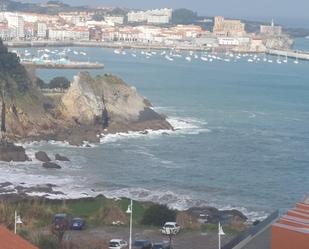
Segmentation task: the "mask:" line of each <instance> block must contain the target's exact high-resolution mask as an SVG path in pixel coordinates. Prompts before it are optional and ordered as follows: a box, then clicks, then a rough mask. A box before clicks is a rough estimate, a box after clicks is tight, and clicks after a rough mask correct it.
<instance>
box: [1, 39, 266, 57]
mask: <svg viewBox="0 0 309 249" xmlns="http://www.w3.org/2000/svg"><path fill="white" fill-rule="evenodd" d="M4 44H5V45H6V46H7V47H9V48H30V47H98V48H111V49H144V50H150V49H152V50H158V51H162V50H178V51H196V52H203V51H212V50H213V48H210V47H204V46H193V45H170V46H169V45H163V44H151V43H150V44H144V43H140V44H137V43H120V42H117V43H116V42H114V43H113V42H96V41H85V42H78V41H77V42H76V41H13V42H4ZM219 51H221V50H220V49H219ZM227 51H228V50H227ZM232 51H233V50H232ZM235 52H237V53H251V54H261V53H264V52H266V50H265V51H251V50H240V51H238V50H237V51H235Z"/></svg>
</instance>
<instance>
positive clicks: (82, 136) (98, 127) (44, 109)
mask: <svg viewBox="0 0 309 249" xmlns="http://www.w3.org/2000/svg"><path fill="white" fill-rule="evenodd" d="M0 55H1V56H0V90H1V91H0V92H4V93H5V94H2V95H1V96H0V110H1V114H3V115H1V117H2V118H1V120H0V123H1V130H2V131H3V133H4V136H5V137H6V138H7V139H9V140H11V141H19V140H22V139H25V140H57V141H68V142H69V143H71V144H74V145H81V144H83V143H84V141H88V142H91V143H95V142H99V139H100V138H99V136H98V135H100V134H102V133H116V132H128V131H145V130H147V129H152V130H158V129H172V127H171V125H170V124H169V123H168V122H167V121H166V119H165V117H164V116H162V115H159V114H158V113H156V112H155V111H153V110H152V109H151V104H150V102H149V101H148V100H147V99H145V98H143V97H142V96H140V95H139V94H138V93H137V91H136V89H135V88H134V87H130V86H128V85H127V84H126V83H124V82H123V81H122V80H121V79H119V78H117V77H115V76H112V75H104V76H97V77H94V78H93V77H91V76H90V74H89V73H87V72H81V73H79V75H78V76H76V77H75V78H74V80H73V82H72V84H71V87H70V88H69V89H68V90H67V92H66V93H64V94H60V95H59V94H58V95H57V96H54V95H52V96H51V95H48V94H45V95H44V94H43V93H42V92H41V91H40V89H39V88H38V87H37V86H36V85H35V83H33V81H34V80H33V77H34V76H33V75H32V76H29V74H28V73H27V71H26V69H25V68H24V67H23V66H22V65H21V64H20V63H19V59H18V57H17V56H16V54H13V53H10V52H8V51H7V49H6V48H5V47H4V46H3V45H2V43H1V42H0ZM4 59H5V60H4ZM2 126H3V127H2Z"/></svg>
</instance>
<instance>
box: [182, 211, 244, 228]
mask: <svg viewBox="0 0 309 249" xmlns="http://www.w3.org/2000/svg"><path fill="white" fill-rule="evenodd" d="M188 213H189V214H190V215H192V216H193V217H195V218H197V219H199V220H204V222H205V223H213V224H217V223H218V222H221V223H222V224H239V223H244V222H245V221H246V220H247V219H248V218H247V217H246V216H245V215H244V214H243V213H242V212H240V211H238V210H236V209H232V210H218V209H216V208H214V207H201V208H191V209H189V210H188Z"/></svg>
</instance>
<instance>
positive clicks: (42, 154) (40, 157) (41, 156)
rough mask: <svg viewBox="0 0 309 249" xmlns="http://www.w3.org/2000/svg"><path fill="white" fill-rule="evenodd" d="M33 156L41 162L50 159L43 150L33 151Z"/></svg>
mask: <svg viewBox="0 0 309 249" xmlns="http://www.w3.org/2000/svg"><path fill="white" fill-rule="evenodd" d="M35 158H36V159H37V160H39V161H41V162H44V163H46V162H50V161H51V159H50V158H49V157H48V155H47V154H46V152H44V151H39V152H36V153H35Z"/></svg>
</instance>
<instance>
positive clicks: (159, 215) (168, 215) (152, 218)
mask: <svg viewBox="0 0 309 249" xmlns="http://www.w3.org/2000/svg"><path fill="white" fill-rule="evenodd" d="M175 220H176V211H175V210H170V209H169V208H168V207H167V206H165V205H158V204H154V205H152V206H150V207H149V208H148V209H147V210H146V211H145V213H144V215H143V218H142V221H141V222H142V224H143V225H152V226H163V225H164V223H165V222H166V221H175Z"/></svg>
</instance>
